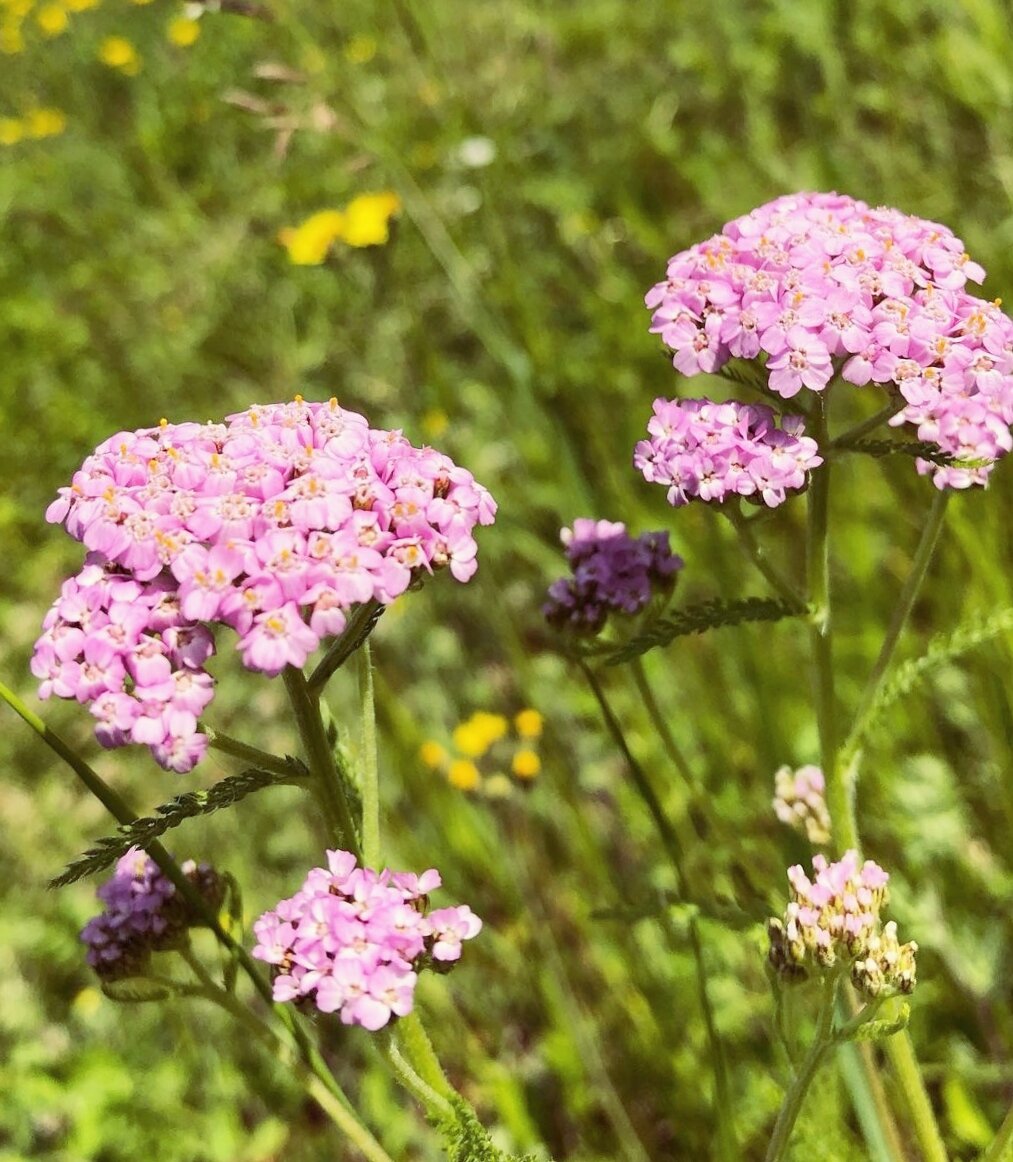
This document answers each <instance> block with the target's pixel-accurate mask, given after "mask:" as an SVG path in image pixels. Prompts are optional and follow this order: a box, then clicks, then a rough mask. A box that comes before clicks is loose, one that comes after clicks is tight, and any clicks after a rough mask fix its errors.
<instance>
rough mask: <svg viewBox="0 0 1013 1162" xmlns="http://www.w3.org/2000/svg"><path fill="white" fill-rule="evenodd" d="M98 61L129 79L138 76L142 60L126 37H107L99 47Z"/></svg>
mask: <svg viewBox="0 0 1013 1162" xmlns="http://www.w3.org/2000/svg"><path fill="white" fill-rule="evenodd" d="M98 59H99V60H100V61H101V62H102V63H103V64H104V65H108V66H109V68H111V69H119V71H120V72H121V73H125V74H126V75H127V76H128V77H134V76H136V75H137V74H138V73H139V72H140V70H141V58H140V57H139V56H138V55H137V50H136V49H135V48H134V46H133V45H132V44H131V43H130V41H129V40H127V38H126V37H125V36H107V37H106V38H105V40H103V41H102V43H101V44H100V45H99V49H98Z"/></svg>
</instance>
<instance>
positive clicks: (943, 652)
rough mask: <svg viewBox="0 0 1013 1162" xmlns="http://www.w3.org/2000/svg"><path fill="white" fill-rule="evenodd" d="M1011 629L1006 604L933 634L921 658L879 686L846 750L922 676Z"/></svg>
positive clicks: (855, 746) (859, 742)
mask: <svg viewBox="0 0 1013 1162" xmlns="http://www.w3.org/2000/svg"><path fill="white" fill-rule="evenodd" d="M1010 631H1013V606H1006V607H1005V608H1003V609H1000V610H997V611H996V612H995V613H992V614H990V615H989V616H988V617H982V616H981V615H976V616H974V617H971V618H968V619H966V620H965V621H963V622H961V624H960V625H958V626H957V628H956V629H955V630H953V632H952V633H949V634H940V635H939V636H937V637H934V638H933V639H932V640H931V641H930V642H929V645H928V648H927V649H926V651H925V653H924V654H922V656H921V657H920V658H912V660H911V661H909V662H905V663H904V664H903V665H901V666H898V667H897V669H896V671H895V672H894V674H893V677H892V678H890V680H889V681H887V682H886V683H884V685H883V686H882V687H881V688H880V690H879V693H878V694H877V695H876V697H875V698H873V700H872V702H871V704H870V705H869V708H868V710H866V712H865V713H864V714H863V715H862V717H861V718H860V719H859V720H858V721H857V722H856V723H855V725H854V727H853V728H852V730H851V734H850V735H849V737H848V741H847V743H846V744H845V752H846V753H849V754H850V753H854V751H856V750H857V749H858V748H859V747H860V746H861V745H862V743H863V741H864V740H865V739H866V738H868V736H869V735H870V734H872V733H873V731H875V730H876V728H877V727H878V726H879V725H880V724H881V723H882V722H883V720H884V718H885V717H886V715H887V713H888V712H889V711H890V710H891V709H892V708H893V707H894V706H895V705H896V704H897V703H898V702H899V701H900V700H901V699H902V698H904V697H905V696H906V695H907V694H909V693H910V692H911V690H912V689H913V688H914V687H915V686H916V685H917V684H918V682H920V681H921V680H922V679H923V678H926V677H928V675H930V674H931V673H932V672H933V671H934V670H937V669H939V667H940V666H942V665H945V664H946V662H948V661H950V660H951V659H953V658H956V657H959V656H960V655H961V654H966V653H967V652H968V651H969V650H973V649H974V648H975V647H977V646H980V645H982V644H983V643H984V642H987V641H989V640H991V639H992V638H994V637H998V636H999V635H1000V634H1003V633H1009V632H1010Z"/></svg>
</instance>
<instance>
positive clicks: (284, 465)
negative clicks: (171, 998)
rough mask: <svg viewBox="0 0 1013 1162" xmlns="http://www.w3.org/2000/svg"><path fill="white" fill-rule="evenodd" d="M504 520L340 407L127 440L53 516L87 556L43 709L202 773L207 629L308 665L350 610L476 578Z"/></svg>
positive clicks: (265, 655)
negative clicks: (484, 543) (79, 710)
mask: <svg viewBox="0 0 1013 1162" xmlns="http://www.w3.org/2000/svg"><path fill="white" fill-rule="evenodd" d="M495 513H496V503H495V501H494V500H493V499H492V497H491V496H490V495H489V493H488V492H487V491H486V490H485V489H484V488H483V487H482V486H481V485H480V484H478V483H476V481H475V479H474V478H473V477H472V475H471V473H470V472H468V471H467V470H465V469H463V468H459V467H458V466H457V465H456V464H454V463H453V462H452V461H451V460H450V459H449V458H448V457H446V456H444V455H443V454H442V453H440V452H437V451H435V450H434V449H432V448H415V447H413V446H412V445H411V444H410V443H409V442H408V441H407V440H406V439H405V438H404V436H403V435H402V434H401V433H400V432H398V431H392V432H388V431H378V430H375V429H371V428H370V427H369V425H368V423H367V421H366V420H365V419H364V418H363V417H362V416H361V415H358V414H356V413H355V412H350V411H346V410H344V409H343V408H341V407H339V406H338V404H337V401H335V400H331V401H330V402H329V403H306V402H304V401H303V400H302V399H301V398H300V397H296V401H295V402H294V403H290V404H272V405H268V406H266V407H254V408H250V409H249V411H246V412H241V413H239V414H238V415H233V416H230V417H228V418H227V419H226V421H225V422H224V423H208V424H196V423H183V424H170V423H168V422H163V423H162V424H161V425H160V426H159V427H157V428H148V429H143V430H141V431H137V432H120V433H118V434H117V435H115V436H112V437H111V438H110V439H108V440H106V441H105V442H104V443H103V444H101V445H100V446H99V447H98V448H97V449H96V451H95V452H94V454H93V455H91V456H90V457H89V458H88V459H87V460H86V461H85V463H84V465H83V466H82V467H81V469H80V470H79V471H78V472H76V473H75V475H74V478H73V482H72V484H71V486H70V487H69V488H62V489H60V495H59V498H58V499H57V500H56V501H54V502H53V504H51V505H50V507H49V510H48V511H47V514H46V516H47V519H48V520H50V521H51V522H62V523H64V524H65V525H66V528H67V531H68V532H69V533H70V534H71V535H72V536H73V537H76V538H77V539H78V540H80V541H82V542H83V543H84V545H85V546H86V548H87V549H88V550H89V552H88V555H87V557H86V559H85V565H84V568H83V569H82V571H81V572H80V573H79V574H78V575H77V576H76V577H74V578H72V579H71V580H69V581H67V582H66V583H65V584H64V586H63V590H62V592H61V595H60V597H59V599H58V600H57V601H56V602H55V603H54V605H53V607H52V609H51V610H50V611H49V614H48V615H47V617H46V620H45V622H44V630H45V632H44V633H43V634H42V636H41V637H40V638H39V640H38V642H37V643H36V646H35V653H34V656H33V658H32V672H33V673H34V674H35V676H36V677H37V678H39V679H40V681H41V687H40V696H41V697H43V698H48V697H49V696H50V695H53V694H55V695H56V696H58V697H61V698H75V699H77V701H79V702H81V703H83V704H86V705H88V706H89V707H90V709H91V713H92V715H93V716H94V717H95V718H96V719H97V721H98V726H97V728H96V734H97V736H98V738H99V741H100V742H102V744H103V745H105V746H122V745H125V744H127V743H144V744H146V745H147V746H148V747H150V749H151V752H152V754H153V755H154V757H155V759H156V761H157V762H159V763H160V764H161V765H162V766H163V767H166V768H167V769H171V770H177V771H187V770H190V769H191V768H192V767H193V766H194V764H195V763H196V762H197V761H198V760H199V759H200V757H201V755H202V754H203V753H204V750H205V748H206V745H207V739H206V738H205V736H204V735H203V734H201V733H199V732H198V730H197V719H198V716H199V715H200V714H201V713H202V711H203V710H204V708H205V707H206V706H207V704H208V703H209V702H210V700H211V698H212V696H213V693H214V682H213V679H212V678H211V676H210V675H209V674H208V673H207V672H206V670H205V669H204V664H205V663H206V662H207V660H208V659H209V658H210V657H211V655H212V654H213V653H214V651H215V643H214V639H213V637H212V634H211V631H210V628H209V627H211V626H214V625H225V626H228V627H229V628H230V629H233V630H235V632H236V633H237V634H238V635H239V641H238V644H237V649H238V650H239V652H240V655H241V657H242V661H243V665H245V666H246V667H247V668H248V669H252V670H259V671H261V672H263V673H265V674H277V673H279V672H280V671H281V670H283V669H284V668H285V666H288V665H292V666H302V665H303V664H304V663H305V662H306V660H307V658H308V657H309V655H310V654H312V653H313V652H314V651H315V650H316V649H317V647H318V646H319V645H320V643H321V641H322V640H324V639H325V638H328V637H331V636H334V635H337V634H340V633H341V631H342V630H343V629H344V627H345V624H346V619H347V615H348V613H349V611H350V610H351V609H352V607H354V606H357V605H360V604H362V603H365V602H377V603H380V604H383V605H386V604H389V603H390V602H392V601H393V600H394V599H395V598H396V597H398V596H399V595H400V594H402V593H404V592H405V590H406V589H408V587H409V585H411V584H412V583H413V582H419V581H421V579H422V578H423V577H425V576H426V575H428V574H431V573H434V572H436V571H438V570H441V569H444V568H447V569H449V571H450V573H451V574H452V575H453V576H454V577H455V578H456V579H457V580H458V581H467V580H468V579H469V578H470V577H471V576H472V575H473V574H474V572H475V570H476V569H477V568H478V564H477V560H476V552H477V546H476V544H475V540H474V537H473V535H472V533H473V530H474V528H475V526H476V525H477V524H490V523H491V522H492V520H493V518H494V516H495Z"/></svg>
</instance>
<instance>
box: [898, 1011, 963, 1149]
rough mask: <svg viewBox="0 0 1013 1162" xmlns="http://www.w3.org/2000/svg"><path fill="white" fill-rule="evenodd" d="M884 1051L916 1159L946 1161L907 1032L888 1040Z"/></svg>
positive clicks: (941, 1141) (943, 1147)
mask: <svg viewBox="0 0 1013 1162" xmlns="http://www.w3.org/2000/svg"><path fill="white" fill-rule="evenodd" d="M884 1048H885V1050H886V1056H887V1058H888V1060H889V1062H890V1066H891V1068H892V1069H893V1075H894V1078H895V1079H896V1081H897V1084H898V1085H899V1086H900V1090H901V1092H902V1093H903V1095H904V1101H905V1103H906V1105H907V1109H908V1113H909V1114H910V1116H911V1124H912V1126H913V1128H914V1133H915V1139H916V1140H917V1142H918V1147H919V1151H920V1154H919V1156H920V1157H921V1158H922V1159H923V1162H947V1159H948V1155H947V1153H946V1147H945V1146H944V1145H943V1139H942V1136H941V1135H940V1133H939V1126H938V1125H937V1124H936V1115H935V1113H934V1112H933V1110H932V1102H931V1101H930V1100H929V1095H928V1091H927V1090H926V1088H925V1082H924V1081H923V1080H922V1075H921V1072H920V1070H919V1068H918V1059H917V1058H916V1057H915V1051H914V1046H913V1045H912V1043H911V1038H910V1036H909V1035H908V1033H907V1031H906V1030H905V1031H904V1032H902V1033H898V1034H897V1035H896V1036H895V1037H888V1038H887V1039H886V1043H885V1046H884Z"/></svg>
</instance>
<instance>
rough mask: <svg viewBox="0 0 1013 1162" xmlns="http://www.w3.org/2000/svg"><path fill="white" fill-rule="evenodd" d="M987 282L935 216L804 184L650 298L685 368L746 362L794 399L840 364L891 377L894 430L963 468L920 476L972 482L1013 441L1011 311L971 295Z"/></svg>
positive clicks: (682, 258)
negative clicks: (909, 431)
mask: <svg viewBox="0 0 1013 1162" xmlns="http://www.w3.org/2000/svg"><path fill="white" fill-rule="evenodd" d="M984 276H985V272H984V270H983V269H982V267H981V266H979V265H978V263H976V262H973V261H972V260H971V259H970V257H969V256H968V254H967V252H966V251H965V250H964V245H963V243H962V242H961V241H960V239H959V238H956V237H955V236H954V235H953V233H952V232H951V231H950V230H948V229H947V228H946V227H945V226H941V225H939V224H938V223H936V222H929V221H926V220H925V219H922V218H917V217H914V216H912V215H908V214H903V213H901V212H900V211H899V210H894V209H889V208H885V207H884V208H879V209H871V208H870V207H869V206H867V205H866V204H865V203H864V202H860V201H856V200H855V199H853V198H849V197H846V196H843V195H838V194H795V195H790V196H787V197H782V198H778V199H776V200H775V201H773V202H770V203H768V204H766V205H764V206H760V207H759V208H758V209H755V210H753V211H751V212H750V213H749V214H746V215H744V216H743V217H740V218H737V219H735V220H734V221H732V222H729V223H728V224H727V225H726V226H725V228H724V230H723V232H722V233H720V234H716V235H714V236H713V237H712V238H710V239H708V240H707V241H706V242H702V243H699V244H698V245H695V246H692V247H690V248H689V249H688V250H684V251H682V252H681V253H679V254H677V255H675V256H674V257H673V258H672V259H671V260H670V262H669V264H668V271H667V278H666V279H665V280H664V281H663V282H659V283H658V284H657V285H656V286H654V287H653V288H652V289H651V290H650V291H649V292H648V294H647V297H646V303H647V306H648V307H649V308H650V309H651V311H652V312H653V315H652V323H651V330H652V331H653V332H655V333H657V334H659V335H660V336H661V338H662V340H663V342H664V343H665V344H666V345H667V346H668V347H669V348H670V350H671V351H672V352H673V363H674V365H675V367H676V368H677V369H678V370H679V371H681V372H682V373H683V374H684V375H695V374H697V373H698V372H715V371H717V370H719V369H720V368H721V367H722V366H723V365H724V364H725V363H727V362H728V360H730V359H733V358H737V359H745V360H755V361H761V362H762V365H763V367H764V369H765V371H766V375H767V384H768V386H769V388H770V390H771V391H772V392H775V393H776V394H777V395H780V396H782V397H783V398H785V399H790V398H791V397H793V396H795V395H797V394H798V393H799V392H800V391H801V390H802V389H803V388H806V389H808V390H809V391H815V392H820V391H822V390H823V389H824V388H825V387H826V386H827V384H828V383H829V382H830V380H831V378H832V377H833V376H835V375H837V374H839V375H840V377H841V378H842V379H844V380H846V381H848V382H850V383H852V384H855V385H856V386H858V387H864V386H866V385H867V384H870V383H874V384H880V385H882V386H883V387H884V388H885V389H886V390H887V391H888V392H890V393H891V394H892V395H894V396H896V397H898V402H900V403H901V404H902V405H903V406H902V410H900V411H899V412H898V413H897V415H896V416H894V417H893V419H892V420H891V423H892V424H895V425H898V424H910V425H913V426H914V427H915V428H916V429H917V434H918V439H919V440H923V441H927V442H929V443H932V444H935V445H937V446H938V447H939V449H940V450H941V451H943V452H945V453H947V454H949V455H950V456H952V457H954V458H955V459H956V460H957V461H963V462H965V464H948V465H946V464H944V465H939V464H935V463H931V462H928V461H924V460H922V461H919V463H918V469H919V471H920V472H922V473H923V474H925V473H931V474H932V476H933V479H934V482H935V484H936V486H937V487H939V488H946V487H950V488H967V487H969V486H970V485H973V484H984V483H985V481H986V479H987V477H988V474H989V471H990V469H991V464H992V462H993V461H994V460H996V459H997V458H999V457H1000V456H1003V455H1005V454H1006V453H1007V452H1009V451H1010V449H1011V447H1013V439H1011V436H1010V432H1009V425H1010V423H1011V422H1013V320H1011V319H1009V318H1008V317H1007V316H1006V315H1005V314H1003V312H1002V311H1001V310H1000V303H999V302H998V301H996V302H994V303H990V302H986V301H984V300H982V299H979V298H976V297H974V296H973V295H970V294H968V293H967V291H966V290H965V283H966V282H967V281H968V280H971V281H973V282H981V281H982V279H983V278H984Z"/></svg>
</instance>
